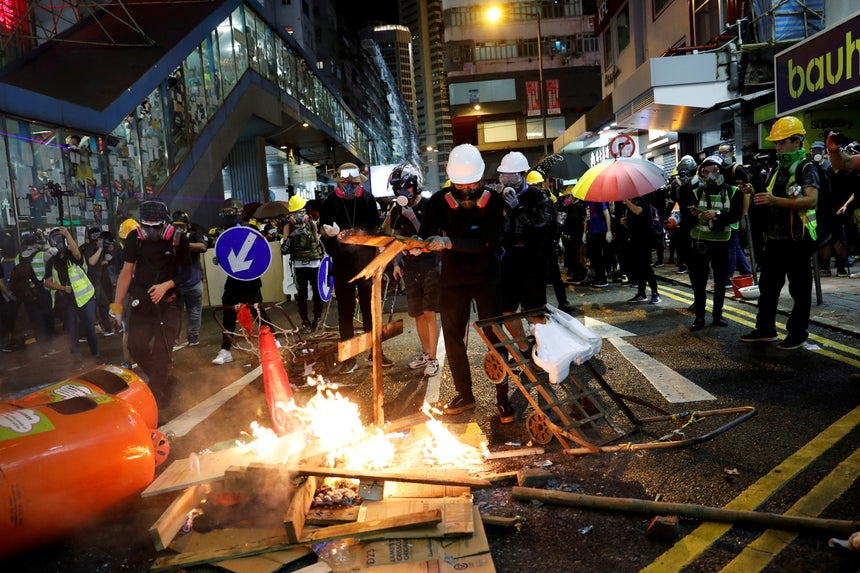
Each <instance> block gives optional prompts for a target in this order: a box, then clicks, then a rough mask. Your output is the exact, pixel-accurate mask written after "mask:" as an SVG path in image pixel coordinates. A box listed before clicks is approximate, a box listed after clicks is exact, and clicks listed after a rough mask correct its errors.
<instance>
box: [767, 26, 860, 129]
mask: <svg viewBox="0 0 860 573" xmlns="http://www.w3.org/2000/svg"><path fill="white" fill-rule="evenodd" d="M774 77H775V79H776V86H775V87H776V115H777V116H782V115H786V114H789V113H792V112H795V111H798V110H801V109H805V108H807V107H810V106H812V105H815V104H820V103H823V102H826V101H828V100H831V99H834V98H837V97H840V96H844V95H847V94H849V93H852V92H855V91H857V90H860V13H858V14H857V15H855V16H854V17H852V18H849V19H848V20H845V21H844V22H842V23H841V24H838V25H836V26H833V27H830V28H827V29H826V30H823V31H821V32H819V33H817V34H815V35H813V36H810V37H809V38H807V39H806V40H804V41H803V42H800V43H798V44H795V45H794V46H792V47H791V48H789V49H787V50H784V51H782V52H780V53H779V54H777V55H776V57H775V58H774Z"/></svg>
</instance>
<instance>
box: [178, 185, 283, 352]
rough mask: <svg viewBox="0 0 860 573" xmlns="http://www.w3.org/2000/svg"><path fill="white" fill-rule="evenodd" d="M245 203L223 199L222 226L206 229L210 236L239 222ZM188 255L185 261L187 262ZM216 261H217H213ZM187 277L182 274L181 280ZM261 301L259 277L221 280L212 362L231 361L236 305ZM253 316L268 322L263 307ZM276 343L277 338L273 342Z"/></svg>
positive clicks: (261, 283)
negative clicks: (218, 341)
mask: <svg viewBox="0 0 860 573" xmlns="http://www.w3.org/2000/svg"><path fill="white" fill-rule="evenodd" d="M244 209H245V205H244V204H243V203H242V201H240V200H239V199H236V198H232V199H227V200H225V201H224V205H223V207H222V208H221V211H220V212H219V213H218V214H219V216H220V217H221V222H222V223H223V225H222V226H221V227H220V228H215V229H212V230H211V231H210V237H212V236H213V235H214V236H216V237H217V236H218V235H219V234H220V233H221V232H223V231H224V230H226V229H229V228H231V227H238V226H240V225H241V224H242V213H243V211H244ZM190 262H191V261H190V257H189V263H190ZM215 264H217V260H216V261H215ZM185 280H187V277H183V282H185ZM261 302H263V281H262V280H260V279H259V278H256V279H253V280H250V281H240V280H239V279H237V278H234V277H231V276H229V275H228V276H227V280H226V281H224V292H223V293H222V294H221V306H223V307H225V308H224V316H223V318H222V320H223V327H224V331H223V332H222V333H221V349H220V350H219V351H218V354H217V355H216V356H215V358H213V359H212V364H216V365H221V364H226V363H228V362H233V353H232V352H231V350H230V349H231V348H232V347H233V333H234V332H235V330H236V319H237V315H236V306H237V305H240V304H243V303H244V304H248V305H254V304H259V303H261ZM251 312H252V313H254V315H255V318H256V319H257V320H259V321H261V322H266V323H268V324H270V325H271V324H272V322H271V321H270V320H269V316H268V314H266V311H265V310H264V309H252V311H251ZM275 342H277V340H276V341H275Z"/></svg>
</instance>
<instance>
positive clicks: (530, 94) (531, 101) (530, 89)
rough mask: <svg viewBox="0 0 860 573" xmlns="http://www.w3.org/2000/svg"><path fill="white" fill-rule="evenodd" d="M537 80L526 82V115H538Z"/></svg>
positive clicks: (538, 93) (538, 94)
mask: <svg viewBox="0 0 860 573" xmlns="http://www.w3.org/2000/svg"><path fill="white" fill-rule="evenodd" d="M539 89H540V88H539V87H538V82H526V102H527V104H528V110H527V112H526V115H530V116H532V115H540V91H539Z"/></svg>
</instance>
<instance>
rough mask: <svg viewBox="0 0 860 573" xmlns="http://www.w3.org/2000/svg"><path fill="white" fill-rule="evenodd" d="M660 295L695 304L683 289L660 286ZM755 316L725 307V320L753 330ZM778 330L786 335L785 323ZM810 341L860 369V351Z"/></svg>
mask: <svg viewBox="0 0 860 573" xmlns="http://www.w3.org/2000/svg"><path fill="white" fill-rule="evenodd" d="M660 294H661V295H665V296H667V297H669V298H671V299H673V300H677V301H679V302H682V303H687V304H690V303H692V302H693V296H692V293H691V292H689V291H686V290H683V289H678V288H674V287H670V286H665V285H660ZM726 303H729V300H728V299H727V300H726ZM707 309H708V310H711V305H710V304H708V306H707ZM755 316H756V313H755V312H750V311H748V310H746V309H743V308H738V307H737V306H734V305H732V304H726V305H725V306H724V307H723V318H725V319H726V320H731V321H733V322H737V323H738V324H741V325H743V326H747V327H749V328H751V329H752V328H755ZM776 329H777V332H778V333H780V334H784V333H785V332H786V330H785V323H784V322H777V323H776ZM809 340H810V341H811V342H815V343H816V344H818V345H819V346H820V349H819V350H816V352H817V353H818V354H820V355H822V356H827V357H828V358H832V359H833V360H838V361H839V362H842V363H844V364H849V365H851V366H854V367H855V368H860V349H857V348H852V347H850V346H847V345H845V344H841V343H839V342H836V341H835V340H831V339H829V338H827V337H825V336H819V335H817V334H810V335H809Z"/></svg>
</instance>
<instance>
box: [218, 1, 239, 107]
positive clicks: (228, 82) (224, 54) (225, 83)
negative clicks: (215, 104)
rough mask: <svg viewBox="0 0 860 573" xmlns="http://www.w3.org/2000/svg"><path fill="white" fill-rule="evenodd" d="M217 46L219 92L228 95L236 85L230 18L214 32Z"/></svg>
mask: <svg viewBox="0 0 860 573" xmlns="http://www.w3.org/2000/svg"><path fill="white" fill-rule="evenodd" d="M215 34H216V40H217V44H216V45H217V46H218V58H219V59H218V62H219V64H220V65H219V68H220V70H221V92H222V93H223V94H228V93H230V90H232V89H233V86H235V85H236V81H237V78H238V76H237V75H236V59H235V56H234V42H233V28H232V26H231V24H230V18H227V19H226V20H224V21H223V22H222V23H221V24H219V25H218V28H217V29H216V30H215Z"/></svg>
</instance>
